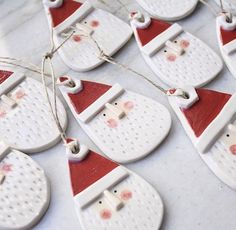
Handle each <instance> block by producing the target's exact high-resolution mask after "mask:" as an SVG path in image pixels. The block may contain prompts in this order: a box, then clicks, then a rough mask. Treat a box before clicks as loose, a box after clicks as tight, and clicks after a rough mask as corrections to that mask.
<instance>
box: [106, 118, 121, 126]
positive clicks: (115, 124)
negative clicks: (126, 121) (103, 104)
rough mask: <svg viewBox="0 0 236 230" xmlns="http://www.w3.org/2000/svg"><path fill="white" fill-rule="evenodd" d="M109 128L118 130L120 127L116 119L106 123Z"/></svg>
mask: <svg viewBox="0 0 236 230" xmlns="http://www.w3.org/2000/svg"><path fill="white" fill-rule="evenodd" d="M106 123H107V125H108V127H110V128H116V127H117V126H118V123H117V121H116V120H115V119H109V120H107V121H106Z"/></svg>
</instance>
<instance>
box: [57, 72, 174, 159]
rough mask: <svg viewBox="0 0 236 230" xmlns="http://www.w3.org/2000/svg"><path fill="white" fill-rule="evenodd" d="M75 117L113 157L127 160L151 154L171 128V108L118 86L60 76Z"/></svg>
mask: <svg viewBox="0 0 236 230" xmlns="http://www.w3.org/2000/svg"><path fill="white" fill-rule="evenodd" d="M58 82H59V84H60V85H61V86H60V87H59V88H60V90H61V92H62V94H63V96H64V98H65V100H66V102H67V103H68V105H69V107H70V109H71V111H72V113H73V115H74V117H75V118H76V120H77V121H78V122H79V124H80V126H81V127H82V128H83V129H84V131H85V132H86V133H87V134H88V136H89V137H90V138H91V139H92V140H93V141H94V143H95V144H96V145H97V146H98V147H99V148H100V149H101V150H102V151H103V152H104V153H105V154H106V155H107V156H108V157H109V158H111V159H112V160H114V161H116V162H122V163H127V162H131V161H135V160H138V159H140V158H143V157H144V156H146V155H148V154H149V153H150V152H152V150H154V149H155V148H156V147H157V146H158V145H159V144H160V143H161V142H162V141H163V140H164V139H165V137H166V136H167V134H168V133H169V130H170V127H171V117H170V114H169V112H168V110H167V109H166V108H165V107H164V106H163V105H161V104H159V103H157V102H156V101H154V100H152V99H149V98H147V97H144V96H142V95H139V94H136V93H133V92H130V91H127V90H125V89H124V88H123V87H122V86H120V85H119V84H115V85H114V86H110V85H105V84H100V83H96V82H89V81H80V80H76V79H72V78H70V77H68V76H66V77H60V78H59V79H58Z"/></svg>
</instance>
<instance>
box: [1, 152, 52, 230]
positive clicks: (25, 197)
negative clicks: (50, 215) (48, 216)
mask: <svg viewBox="0 0 236 230" xmlns="http://www.w3.org/2000/svg"><path fill="white" fill-rule="evenodd" d="M6 164H7V165H11V171H9V172H5V180H4V181H3V183H2V184H1V185H0V229H11V230H12V229H19V228H20V229H26V228H27V229H28V228H30V227H31V226H32V225H34V224H35V223H36V222H37V221H38V220H39V219H40V218H41V217H42V215H43V214H44V212H45V211H46V209H47V207H48V205H49V198H50V191H49V186H48V182H47V179H46V176H45V174H44V172H43V170H42V169H41V168H40V167H39V166H38V165H37V164H36V163H35V162H34V161H33V160H32V159H31V158H30V157H28V156H27V155H25V154H22V153H21V152H18V151H12V152H11V153H9V154H8V155H7V156H6V157H4V158H3V160H2V161H0V166H1V167H2V166H3V165H6Z"/></svg>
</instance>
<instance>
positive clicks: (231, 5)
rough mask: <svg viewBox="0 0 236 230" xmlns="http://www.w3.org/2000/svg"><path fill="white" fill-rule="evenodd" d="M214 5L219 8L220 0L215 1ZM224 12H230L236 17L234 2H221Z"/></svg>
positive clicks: (231, 0) (229, 0)
mask: <svg viewBox="0 0 236 230" xmlns="http://www.w3.org/2000/svg"><path fill="white" fill-rule="evenodd" d="M215 1H216V3H217V4H218V5H219V6H220V5H221V4H220V0H215ZM223 7H224V10H227V11H229V12H231V13H232V14H234V15H236V0H223Z"/></svg>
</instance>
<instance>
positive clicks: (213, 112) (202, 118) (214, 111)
mask: <svg viewBox="0 0 236 230" xmlns="http://www.w3.org/2000/svg"><path fill="white" fill-rule="evenodd" d="M196 92H197V94H198V97H199V100H198V101H197V102H196V103H195V104H194V105H193V106H191V107H190V108H188V109H182V112H183V114H184V115H185V117H186V119H187V120H188V123H189V125H190V126H191V128H192V130H193V132H194V134H195V136H196V137H200V136H201V134H202V133H203V132H204V131H205V130H206V128H207V127H208V126H209V125H210V124H211V123H212V122H213V121H214V120H215V119H216V118H217V116H218V115H219V114H220V113H222V112H224V111H225V109H226V107H227V106H232V105H231V104H230V103H228V102H229V101H230V99H231V97H232V95H231V94H226V93H221V92H217V91H213V90H207V89H197V90H196ZM228 113H229V112H228Z"/></svg>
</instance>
